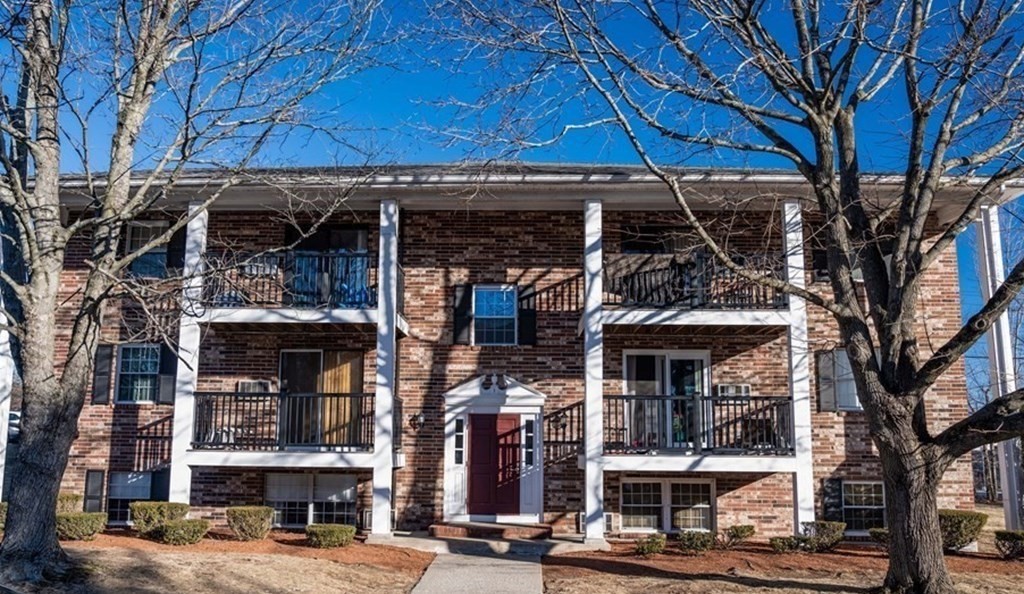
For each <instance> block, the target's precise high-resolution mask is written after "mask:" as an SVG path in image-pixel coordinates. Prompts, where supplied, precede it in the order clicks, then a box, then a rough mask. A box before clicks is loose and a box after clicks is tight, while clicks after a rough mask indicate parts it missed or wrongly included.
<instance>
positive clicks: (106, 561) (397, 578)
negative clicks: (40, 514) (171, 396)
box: [24, 532, 434, 594]
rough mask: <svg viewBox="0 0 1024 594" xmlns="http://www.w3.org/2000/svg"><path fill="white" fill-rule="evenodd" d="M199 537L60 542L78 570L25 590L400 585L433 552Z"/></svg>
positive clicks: (302, 590) (96, 592)
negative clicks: (192, 540)
mask: <svg viewBox="0 0 1024 594" xmlns="http://www.w3.org/2000/svg"><path fill="white" fill-rule="evenodd" d="M214 536H215V537H214V538H207V539H204V540H203V541H202V542H200V543H199V544H196V545H193V546H188V547H172V546H169V545H162V544H159V543H155V542H151V541H148V540H144V539H141V538H138V537H135V536H133V535H130V534H118V533H112V534H103V535H100V536H99V537H98V538H97V539H96V540H95V541H93V542H88V543H67V544H66V545H65V548H66V550H67V551H68V553H69V554H70V555H71V556H72V558H74V559H75V560H76V561H78V562H80V563H81V564H82V570H81V571H80V572H79V573H78V574H77V575H76V576H75V578H74V579H71V580H68V583H62V584H53V585H50V586H46V587H38V588H34V589H27V590H24V591H26V593H27V594H56V593H57V592H61V593H71V594H100V593H103V594H129V593H139V594H150V593H152V594H157V593H161V594H162V593H166V592H189V593H192V592H196V593H207V592H208V593H210V594H214V593H216V594H235V593H238V594H241V593H243V592H245V593H248V592H281V593H285V592H287V593H289V594H307V593H308V594H318V593H321V592H353V593H355V592H408V591H410V590H411V589H412V587H413V586H414V585H415V584H416V582H417V581H419V578H420V577H421V576H422V575H423V572H424V571H425V570H426V568H427V566H428V565H430V562H431V561H432V560H433V558H434V555H432V554H430V553H424V552H421V551H414V550H408V549H400V548H397V547H388V546H378V545H367V544H362V543H356V544H353V545H352V546H349V547H345V548H342V549H328V550H321V549H312V548H309V547H308V546H306V542H305V536H304V535H303V534H295V533H287V532H275V533H274V534H273V535H272V537H271V539H268V540H263V541H254V542H238V541H234V540H228V539H227V537H226V536H223V535H214Z"/></svg>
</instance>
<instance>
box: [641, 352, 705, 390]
mask: <svg viewBox="0 0 1024 594" xmlns="http://www.w3.org/2000/svg"><path fill="white" fill-rule="evenodd" d="M630 356H655V357H665V361H664V364H665V368H664V369H662V370H661V371H662V373H663V374H664V375H663V376H662V377H661V378H660V381H661V383H663V384H664V380H665V379H666V378H667V377H668V373H669V371H670V367H669V365H670V364H671V363H670V362H671V361H673V360H675V361H680V360H682V361H700V362H701V363H702V364H703V365H704V370H703V372H702V375H703V377H702V378H701V381H702V382H704V386H703V387H704V391H705V392H707V393H705V394H700V396H705V397H707V396H711V393H710V391H711V385H712V384H711V349H666V350H659V349H623V350H622V394H625V395H629V389H628V385H629V383H628V380H627V378H626V374H627V373H628V372H629V369H628V367H629V366H628V365H627V363H626V362H627V361H628V359H629V357H630ZM667 388H668V387H667V386H664V385H663V386H662V390H666V389H667ZM662 395H667V394H662Z"/></svg>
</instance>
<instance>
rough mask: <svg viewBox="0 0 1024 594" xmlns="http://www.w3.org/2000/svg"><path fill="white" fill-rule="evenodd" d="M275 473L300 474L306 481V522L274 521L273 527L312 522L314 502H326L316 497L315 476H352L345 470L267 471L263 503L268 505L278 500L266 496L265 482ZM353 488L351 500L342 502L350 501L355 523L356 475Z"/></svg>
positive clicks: (356, 512)
mask: <svg viewBox="0 0 1024 594" xmlns="http://www.w3.org/2000/svg"><path fill="white" fill-rule="evenodd" d="M277 475H288V476H301V477H302V478H303V480H304V481H305V483H306V485H305V489H306V496H305V505H306V523H305V524H277V523H275V524H274V527H275V528H302V527H303V526H306V525H309V524H312V523H313V516H314V509H315V504H317V503H324V502H328V500H326V499H325V500H319V499H317V497H316V481H317V477H318V476H344V477H354V475H353V474H352V473H346V472H306V473H288V472H268V473H266V474H265V475H264V477H263V503H264V504H265V505H268V506H269V505H270V504H271V503H272V502H273V501H278V500H276V499H274V500H272V499H270V498H268V497H267V486H268V485H267V484H268V483H269V482H270V477H271V476H277ZM354 489H355V490H354V492H353V494H352V500H351V502H347V501H346V502H343V503H351V504H352V521H353V523H357V522H358V521H359V510H358V509H357V507H356V506H357V504H358V502H359V479H358V477H355V486H354ZM282 501H283V500H282ZM289 501H291V500H289ZM275 511H276V510H275Z"/></svg>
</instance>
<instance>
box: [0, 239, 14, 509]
mask: <svg viewBox="0 0 1024 594" xmlns="http://www.w3.org/2000/svg"><path fill="white" fill-rule="evenodd" d="M2 264H3V261H2V259H0V265H2ZM2 304H3V303H2V299H0V305H2ZM13 383H14V356H13V354H12V353H11V338H10V334H9V333H8V332H7V331H6V330H0V497H2V496H3V495H4V492H3V488H4V473H5V472H6V471H7V437H8V436H7V430H8V428H9V423H8V421H7V417H8V416H9V415H10V414H11V386H12V384H13Z"/></svg>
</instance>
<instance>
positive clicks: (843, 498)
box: [839, 480, 889, 535]
mask: <svg viewBox="0 0 1024 594" xmlns="http://www.w3.org/2000/svg"><path fill="white" fill-rule="evenodd" d="M847 485H881V486H882V506H881V510H882V523H883V527H885V526H884V525H885V524H886V522H885V510H886V507H887V506H888V505H889V498H888V496H887V495H886V492H885V483H884V482H883V481H847V480H844V481H843V484H842V490H841V491H840V493H839V503H840V507H841V508H842V512H843V521H844V522H845V521H846V510H847V509H879V507H878V506H877V505H846V486H847ZM846 533H847V534H850V535H865V534H867V531H866V530H847V531H846Z"/></svg>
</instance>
